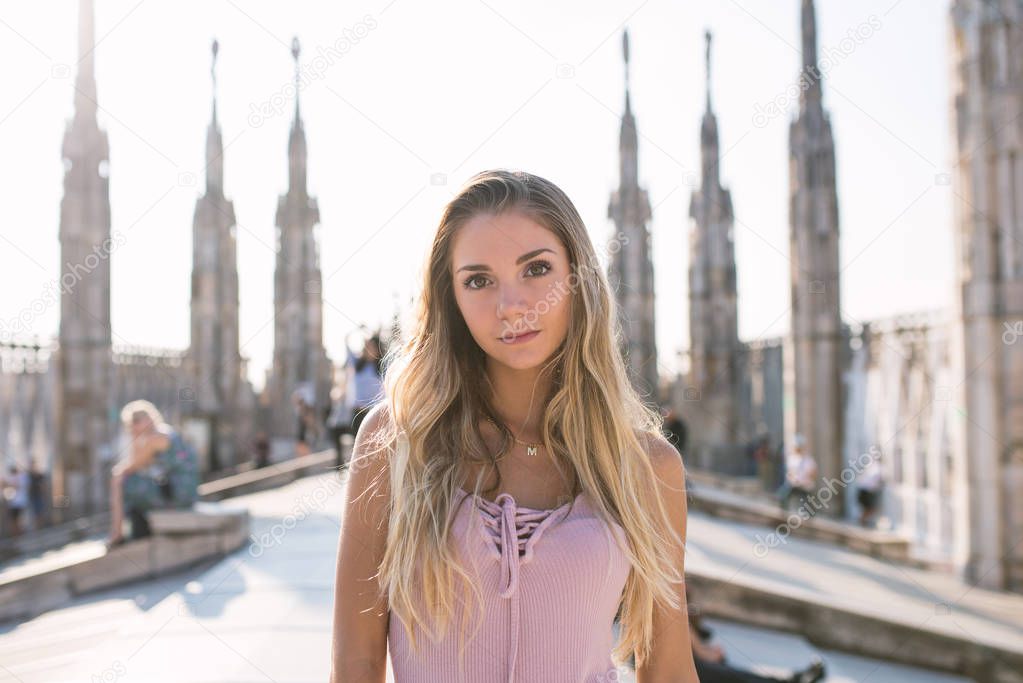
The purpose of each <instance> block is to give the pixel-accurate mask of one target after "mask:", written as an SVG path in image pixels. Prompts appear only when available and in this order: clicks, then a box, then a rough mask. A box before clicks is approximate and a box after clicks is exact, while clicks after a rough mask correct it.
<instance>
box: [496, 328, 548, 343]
mask: <svg viewBox="0 0 1023 683" xmlns="http://www.w3.org/2000/svg"><path fill="white" fill-rule="evenodd" d="M538 334H540V330H529V331H528V332H523V333H521V334H517V335H515V336H508V335H505V336H503V337H499V339H500V340H501V342H503V343H505V344H522V343H524V342H527V341H529V340H530V339H533V338H534V337H536V335H538Z"/></svg>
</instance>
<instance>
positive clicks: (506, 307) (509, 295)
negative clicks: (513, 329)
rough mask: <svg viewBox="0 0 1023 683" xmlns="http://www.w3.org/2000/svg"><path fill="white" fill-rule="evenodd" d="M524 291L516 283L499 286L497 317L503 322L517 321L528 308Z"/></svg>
mask: <svg viewBox="0 0 1023 683" xmlns="http://www.w3.org/2000/svg"><path fill="white" fill-rule="evenodd" d="M524 294H525V293H524V292H523V290H522V288H521V287H519V286H518V285H506V286H503V287H502V288H501V292H500V296H499V297H498V300H497V317H498V318H499V319H501V320H503V321H505V322H508V323H514V322H516V321H518V320H519V319H520V318H521V317H522V316H524V315H525V314H526V311H528V310H529V302H528V301H527V300H526V298H525V295H524Z"/></svg>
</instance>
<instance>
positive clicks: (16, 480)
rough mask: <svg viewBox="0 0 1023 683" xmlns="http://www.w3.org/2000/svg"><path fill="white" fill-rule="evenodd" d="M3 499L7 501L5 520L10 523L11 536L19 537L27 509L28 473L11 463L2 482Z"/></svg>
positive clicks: (22, 530)
mask: <svg viewBox="0 0 1023 683" xmlns="http://www.w3.org/2000/svg"><path fill="white" fill-rule="evenodd" d="M3 484H4V485H3V492H4V498H5V499H6V501H7V518H8V519H9V520H10V523H11V535H12V536H20V535H21V534H22V533H23V532H24V531H25V529H24V527H23V518H24V515H25V508H26V507H28V486H29V479H28V472H26V471H25V470H24V469H23V468H21V467H19V466H18V465H15V464H14V463H12V464H11V465H10V467H9V468H8V470H7V476H6V477H5V478H4V482H3Z"/></svg>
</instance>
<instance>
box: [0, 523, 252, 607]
mask: <svg viewBox="0 0 1023 683" xmlns="http://www.w3.org/2000/svg"><path fill="white" fill-rule="evenodd" d="M154 519H155V520H156V524H155V525H153V524H151V527H152V532H153V535H152V536H148V537H146V538H142V539H139V540H136V541H129V542H127V543H124V544H123V545H120V546H118V547H116V548H114V549H113V550H111V551H109V552H107V551H106V548H105V546H104V544H103V543H102V542H101V541H92V542H89V543H85V544H82V545H81V546H79V547H76V548H74V549H71V550H65V551H64V552H61V553H56V554H54V555H53V556H52V557H45V558H37V559H36V560H35V561H31V562H25V563H23V564H21V565H20V566H16V567H9V568H8V569H7V570H5V571H4V572H3V573H0V621H3V620H7V619H26V618H30V617H32V616H34V615H37V614H41V613H43V612H46V611H47V610H50V609H53V608H55V607H58V606H60V605H63V604H65V603H66V602H67V601H68V600H70V599H71V598H72V597H74V596H78V595H84V594H87V593H91V592H94V591H98V590H101V589H104V588H109V587H112V586H117V585H121V584H126V583H130V582H133V581H138V580H141V579H152V578H155V577H158V576H162V575H165V574H168V573H171V572H174V571H176V570H179V569H182V568H184V567H188V566H191V565H193V564H196V563H198V562H201V561H203V560H206V559H209V558H212V557H220V556H223V555H226V554H228V553H230V552H233V551H234V550H237V549H238V548H240V547H242V546H243V545H244V544H245V543H246V542H247V541H248V534H249V512H248V510H246V509H243V508H234V509H232V508H229V507H227V506H224V505H219V504H211V503H205V504H203V503H198V504H196V505H195V506H194V507H193V508H192V509H191V510H173V511H171V510H165V511H160V512H159V513H157V514H156V515H155V517H154ZM188 525H191V526H190V527H189V526H188Z"/></svg>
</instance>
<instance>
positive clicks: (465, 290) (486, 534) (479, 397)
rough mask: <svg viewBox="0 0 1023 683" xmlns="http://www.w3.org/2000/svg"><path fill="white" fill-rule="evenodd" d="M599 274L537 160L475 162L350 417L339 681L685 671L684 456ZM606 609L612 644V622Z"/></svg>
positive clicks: (682, 675)
mask: <svg viewBox="0 0 1023 683" xmlns="http://www.w3.org/2000/svg"><path fill="white" fill-rule="evenodd" d="M616 316H617V313H616V309H615V302H614V298H613V294H612V292H611V291H610V287H609V285H608V281H607V278H606V276H605V275H604V274H603V270H602V267H601V265H600V263H599V262H598V260H597V257H596V253H595V251H594V247H593V245H592V243H591V242H590V238H589V235H588V234H587V231H586V227H585V226H584V224H583V222H582V219H581V218H580V217H579V214H578V212H577V211H576V209H575V207H574V206H573V204H572V202H571V201H570V200H569V199H568V197H567V196H566V195H565V194H564V192H562V191H561V190H560V189H559V188H557V187H556V186H555V185H554V184H552V183H551V182H550V181H547V180H545V179H543V178H540V177H538V176H535V175H531V174H529V173H524V172H509V171H503V170H496V171H487V172H484V173H480V174H478V175H476V176H474V177H473V178H472V179H470V180H469V182H468V183H467V184H466V185H465V186H464V187H463V188H462V189H461V190H460V191H459V192H458V194H457V195H456V196H455V197H454V198H453V199H452V200H451V201H450V203H449V204H448V205H447V207H446V209H445V211H444V215H443V217H442V218H441V221H440V225H439V226H438V228H437V232H436V234H435V236H434V238H433V243H432V246H431V249H430V253H429V257H428V262H427V264H426V268H425V272H424V281H423V287H422V292H421V294H420V296H419V298H418V310H417V311H416V316H415V319H414V322H413V329H412V331H411V334H410V335H408V338H407V340H406V341H405V342H404V344H403V345H399V344H397V343H396V344H394V345H392V348H391V350H390V351H389V353H388V356H389V359H388V360H389V363H388V369H387V371H386V374H385V378H384V387H385V398H384V400H383V401H382V402H381V403H379V404H378V405H376V406H375V407H374V408H373V409H372V410H371V411H370V413H369V414H368V415H367V417H366V419H365V421H364V422H363V424H362V426H361V428H360V429H359V432H358V434H357V436H356V440H355V446H354V451H353V457H352V461H351V464H350V475H349V479H348V484H347V489H346V490H347V493H346V494H345V501H344V519H343V524H342V529H341V535H340V544H339V549H338V558H337V574H336V585H335V593H334V595H335V607H334V634H333V641H332V654H331V679H330V680H331V681H332V683H356V682H358V683H362V682H364V681H372V682H373V683H382V682H383V681H384V677H385V671H386V664H387V657H388V651H390V655H389V656H390V662H391V667H392V669H393V672H394V680H395V681H396V683H412V682H416V683H418V682H420V681H472V682H480V683H503V682H506V681H507V682H509V683H511V682H514V681H530V682H531V683H567V682H569V681H572V682H575V681H587V682H602V681H618V680H620V679H621V672H622V671H623V667H624V666H625V663H626V662H627V661H628V660H629V659H630V658H631V657H634V658H635V663H636V667H637V669H636V676H637V680H638V681H639V683H651V682H653V681H657V682H659V683H660V682H662V681H678V682H679V683H695V682H696V681H697V680H698V679H697V676H696V671H695V667H694V663H693V658H692V647H691V641H690V634H689V621H688V619H687V616H686V602H685V588H684V581H683V576H684V550H685V534H686V498H685V496H686V491H685V472H684V468H683V466H682V461H681V459H680V458H679V454H678V452H677V451H676V450H675V449H674V448H673V447H672V446H671V444H670V443H668V442H667V441H666V440H665V439H664V437H663V436H661V431H660V427H661V425H660V416H659V414H658V413H657V412H656V411H652V410H651V409H649V408H647V407H646V406H644V405H643V403H642V402H641V400H640V399H639V398H638V397H637V395H636V393H635V392H634V390H633V389H632V387H631V386H630V383H629V380H628V377H627V374H626V369H625V365H624V363H623V359H622V357H621V355H620V351H619V348H620V341H621V337H620V335H621V332H620V330H619V328H618V327H617V325H616V320H617V317H616ZM616 615H618V616H619V617H620V631H619V637H618V642H617V644H615V643H614V640H613V634H612V624H613V622H614V620H615V617H616Z"/></svg>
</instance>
